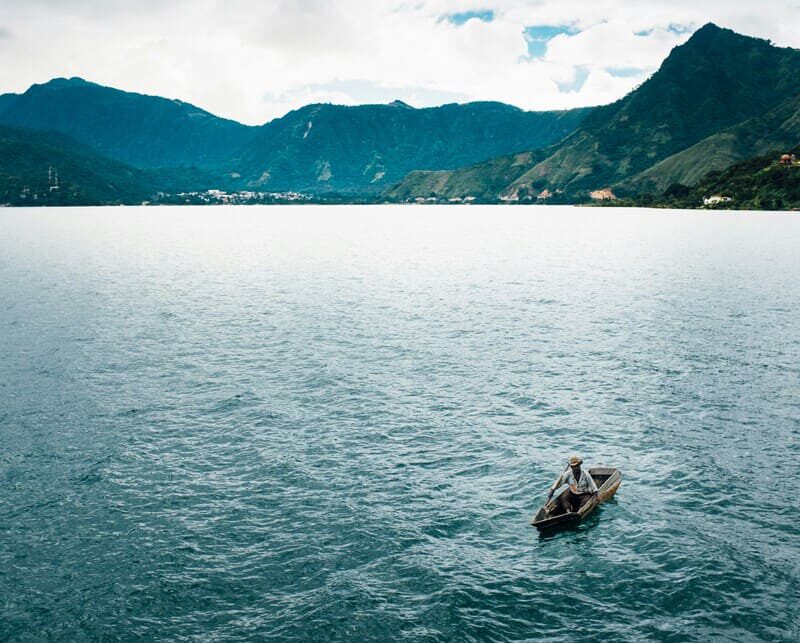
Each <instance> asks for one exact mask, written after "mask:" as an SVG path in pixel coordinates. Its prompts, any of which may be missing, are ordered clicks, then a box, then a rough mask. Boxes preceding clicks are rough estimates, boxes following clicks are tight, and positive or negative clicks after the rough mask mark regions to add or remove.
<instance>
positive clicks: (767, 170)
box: [630, 150, 800, 210]
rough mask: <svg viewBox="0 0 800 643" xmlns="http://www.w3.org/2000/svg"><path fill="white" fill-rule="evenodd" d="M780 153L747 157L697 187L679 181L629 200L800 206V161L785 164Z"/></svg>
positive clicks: (681, 205)
mask: <svg viewBox="0 0 800 643" xmlns="http://www.w3.org/2000/svg"><path fill="white" fill-rule="evenodd" d="M797 153H800V150H797ZM781 156H782V154H781V152H779V151H775V152H772V153H770V154H768V155H766V156H759V157H756V158H752V159H748V160H746V161H743V162H741V163H737V164H735V165H733V166H731V167H729V168H727V169H725V170H722V171H714V172H709V174H708V175H707V176H706V177H705V178H704V179H703V180H702V181H700V182H699V183H698V184H697V185H695V186H694V187H687V186H685V185H682V184H679V183H676V184H673V185H671V186H670V187H668V188H667V189H666V190H665V191H664V192H663V193H662V194H661V195H659V196H652V195H644V196H641V197H638V198H636V199H634V200H633V201H632V202H630V203H631V204H632V205H644V206H657V207H669V208H697V207H701V206H703V205H704V201H705V200H706V199H708V198H710V197H720V198H721V200H720V202H719V203H714V204H713V205H706V207H711V208H714V209H728V210H731V209H735V210H789V209H800V163H796V162H795V163H793V164H791V165H784V164H782V163H781V162H780V158H781ZM728 199H730V200H728Z"/></svg>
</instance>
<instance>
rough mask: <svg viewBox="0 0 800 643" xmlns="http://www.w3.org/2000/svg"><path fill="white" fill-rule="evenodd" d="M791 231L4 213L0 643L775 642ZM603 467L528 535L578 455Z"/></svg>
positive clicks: (556, 219)
mask: <svg viewBox="0 0 800 643" xmlns="http://www.w3.org/2000/svg"><path fill="white" fill-rule="evenodd" d="M798 249H800V218H798V216H796V215H773V214H708V213H706V214H703V213H674V212H673V213H670V212H658V213H656V212H646V211H637V210H622V211H615V210H607V209H602V210H598V209H570V208H491V207H489V208H469V207H468V208H461V207H449V208H434V207H425V208H414V207H362V208H351V207H342V208H333V207H329V208H316V207H287V208H279V207H273V208H258V207H251V208H222V207H220V208H205V209H202V208H201V209H195V208H179V209H170V208H144V209H142V208H106V209H70V210H55V209H54V210H2V211H0V446H1V447H2V448H1V449H0V639H2V640H54V641H66V640H100V639H102V640H133V639H160V640H189V639H191V640H215V641H234V640H246V639H265V640H280V641H293V640H298V641H300V640H304V641H320V640H350V641H367V640H375V641H389V640H408V641H511V640H548V641H591V640H607V641H649V640H652V641H687V640H689V641H708V640H736V641H751V640H765V641H766V640H769V641H776V640H777V641H782V640H783V641H794V640H797V639H798V638H799V637H800V608H798V604H799V603H800V600H799V599H800V590H798V581H800V538H799V537H798V529H799V528H800V512H799V511H798V509H800V507H799V506H798V504H799V502H800V501H798V496H797V492H796V489H797V487H798V484H800V476H799V475H798V462H800V458H799V456H800V445H798V435H800V393H799V392H798V391H800V388H799V385H800V377H799V375H800V251H799V250H798ZM573 453H578V454H580V455H582V456H584V458H585V460H586V462H587V464H590V465H609V466H616V467H619V468H621V469H622V472H623V483H622V487H621V488H620V490H619V492H618V494H617V497H616V500H615V501H613V502H610V503H608V504H606V505H604V506H603V507H602V508H601V510H599V511H598V512H597V513H596V515H595V516H593V517H592V519H590V520H589V521H588V522H587V523H586V524H584V525H581V526H580V527H579V528H577V529H574V530H571V531H566V532H561V533H557V534H554V535H551V536H547V537H544V538H542V537H540V536H539V535H538V533H537V532H536V530H534V529H533V528H532V527H530V526H529V525H528V518H529V517H530V515H531V514H532V513H534V511H535V510H536V509H537V507H538V505H539V504H540V501H541V499H542V496H543V494H544V491H545V490H546V488H547V486H548V485H549V484H550V483H551V481H552V480H553V479H554V478H555V476H556V475H557V474H558V473H559V471H560V469H561V467H562V464H563V462H564V460H565V459H566V458H567V457H568V456H569V455H571V454H573Z"/></svg>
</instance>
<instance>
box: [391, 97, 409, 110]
mask: <svg viewBox="0 0 800 643" xmlns="http://www.w3.org/2000/svg"><path fill="white" fill-rule="evenodd" d="M389 107H403V108H405V109H414V108H413V107H411V105H409V104H408V103H404V102H403V101H401V100H400V99H399V98H397V99H395V100H393V101H392V102H391V103H389Z"/></svg>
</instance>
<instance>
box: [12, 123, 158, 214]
mask: <svg viewBox="0 0 800 643" xmlns="http://www.w3.org/2000/svg"><path fill="white" fill-rule="evenodd" d="M56 181H57V185H58V187H57V188H56V187H54V186H55V184H56ZM51 187H53V189H52V190H51ZM152 187H153V186H152V185H150V180H149V179H148V177H146V176H145V175H144V173H143V172H142V171H141V170H137V169H134V168H132V167H130V166H127V165H124V164H122V163H119V162H118V161H113V160H111V159H108V158H105V157H103V156H100V155H99V154H97V152H95V151H93V150H92V149H90V148H88V147H86V146H83V145H81V144H80V143H78V142H77V141H75V140H73V139H70V138H69V137H66V136H64V135H62V134H58V133H55V132H37V131H33V130H25V129H19V128H10V127H4V126H0V202H3V203H11V204H14V205H69V204H73V203H75V204H101V203H140V202H141V201H142V200H144V199H146V198H147V196H148V195H149V193H150V190H151V189H152Z"/></svg>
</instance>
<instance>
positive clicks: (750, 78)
mask: <svg viewBox="0 0 800 643" xmlns="http://www.w3.org/2000/svg"><path fill="white" fill-rule="evenodd" d="M799 74H800V51H797V50H794V49H780V48H778V47H773V46H772V45H771V44H770V43H769V42H767V41H765V40H758V39H756V38H750V37H747V36H742V35H739V34H736V33H734V32H733V31H730V30H728V29H721V28H720V27H717V26H716V25H713V24H709V25H706V26H705V27H703V28H702V29H700V30H699V31H697V32H696V33H695V34H694V35H693V36H692V37H691V38H690V39H689V41H688V42H687V43H686V44H684V45H682V46H680V47H676V48H675V49H674V50H673V51H672V53H670V55H669V57H668V58H667V59H666V60H665V61H664V63H663V64H662V66H661V68H660V69H659V70H658V72H656V73H655V74H654V75H653V76H652V77H651V78H650V79H649V80H648V81H647V82H645V83H644V84H643V85H642V86H641V87H640V88H639V89H637V90H636V91H634V92H632V93H631V94H629V95H628V96H626V97H625V98H623V99H622V100H620V101H617V102H616V103H613V104H612V105H608V106H606V107H602V108H600V109H598V110H596V111H594V112H593V113H592V114H590V115H589V117H588V118H587V119H586V121H585V122H584V123H583V125H582V127H581V128H580V129H579V130H578V131H577V132H575V134H573V135H572V136H571V137H569V139H568V140H566V141H565V142H564V143H563V144H561V145H560V146H559V147H558V149H556V150H554V152H553V154H551V155H550V157H549V158H547V159H545V160H544V161H542V162H541V163H539V164H537V165H536V166H535V167H533V168H531V169H530V170H529V171H528V172H526V173H525V174H524V175H523V176H521V177H520V178H519V179H517V180H516V181H515V182H514V183H513V184H512V185H511V187H510V190H509V191H513V190H515V189H517V188H519V187H523V186H526V187H529V188H530V187H533V188H534V189H535V188H539V187H548V188H550V189H554V188H559V189H563V190H566V191H569V192H571V193H576V192H581V191H584V192H586V191H589V190H597V189H601V188H606V187H610V186H613V185H615V184H618V183H620V182H622V181H624V180H625V179H627V178H629V177H631V176H634V175H636V174H638V173H640V172H643V171H645V170H646V169H647V168H649V167H651V166H652V165H654V164H656V163H658V162H659V161H661V160H663V159H665V158H667V157H669V156H672V155H673V154H676V153H677V152H680V151H681V150H684V149H686V148H688V147H690V146H691V145H694V144H695V143H697V142H699V141H701V140H703V139H704V138H707V137H708V136H711V135H712V134H715V133H717V132H719V131H720V130H722V129H725V128H727V127H730V126H732V125H735V124H737V123H741V122H742V121H744V120H747V119H749V118H753V117H756V116H759V115H762V114H764V113H765V112H767V111H769V110H770V109H772V108H773V107H775V106H776V105H777V104H779V103H781V102H782V101H783V100H784V99H785V98H786V97H787V96H791V95H794V94H796V93H797V90H796V80H797V77H798V75H799Z"/></svg>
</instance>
